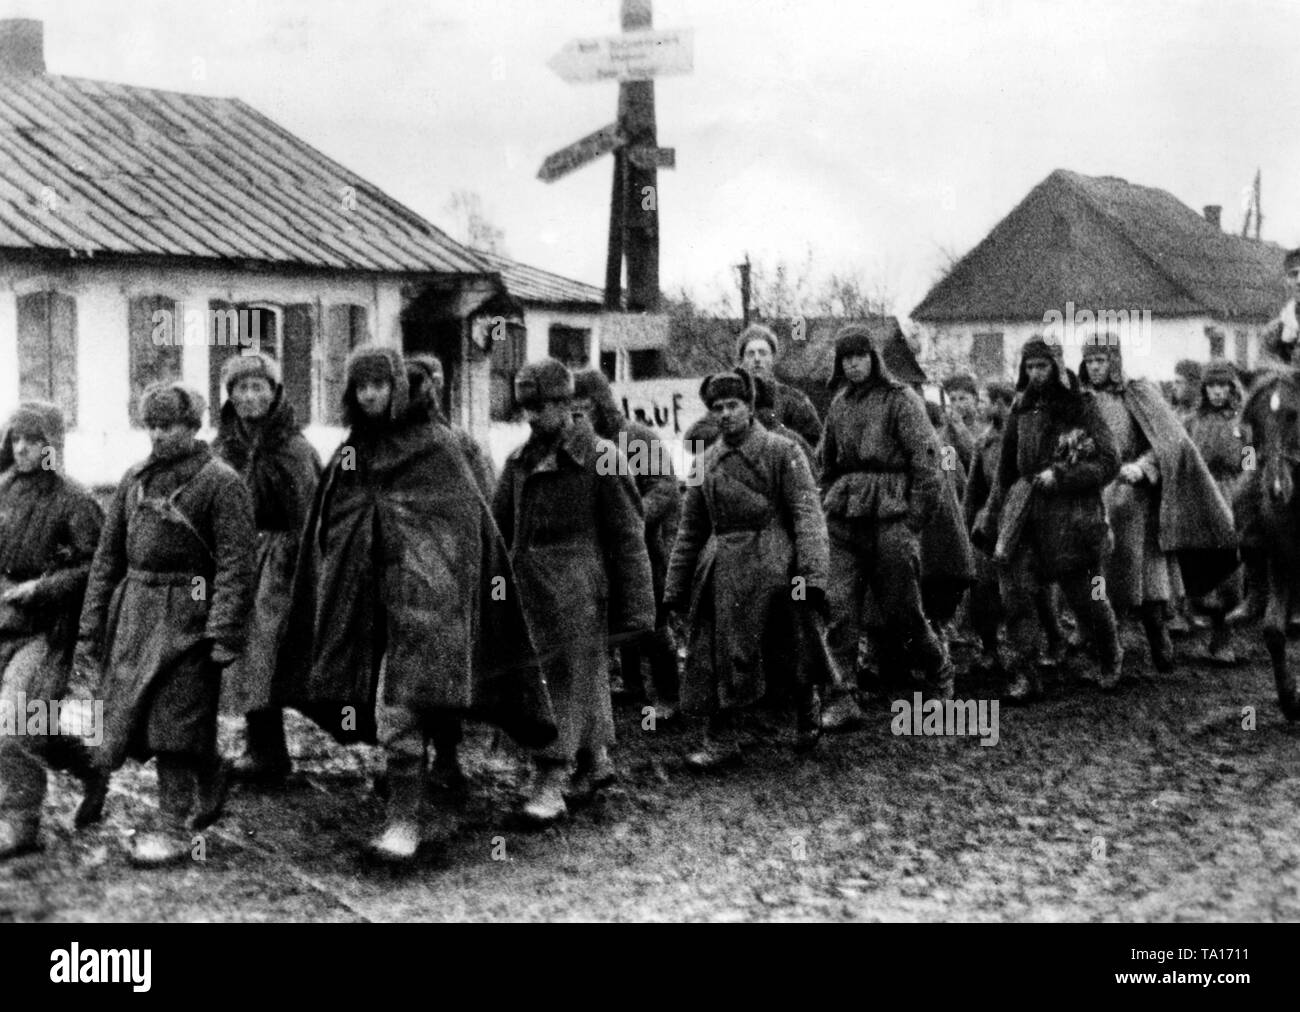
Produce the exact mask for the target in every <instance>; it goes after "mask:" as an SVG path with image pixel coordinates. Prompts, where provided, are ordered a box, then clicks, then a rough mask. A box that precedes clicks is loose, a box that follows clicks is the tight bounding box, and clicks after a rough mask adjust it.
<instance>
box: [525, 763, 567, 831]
mask: <svg viewBox="0 0 1300 1012" xmlns="http://www.w3.org/2000/svg"><path fill="white" fill-rule="evenodd" d="M568 780H569V766H568V763H564V762H556V761H554V760H539V761H538V763H537V770H536V772H535V774H534V776H533V786H532V789H531V790H530V791H529V793H528V799H527V800H526V801H525V802H524V807H523V811H522V814H523V816H524V818H525V819H527V820H528V821H529V822H531V823H533V824H534V825H537V826H545V825H549V824H550V823H552V822H556V821H558V820H559V819H562V818H564V816H566V815H568V814H569V806H568V805H566V804H565V803H564V788H565V787H566V786H567V784H568Z"/></svg>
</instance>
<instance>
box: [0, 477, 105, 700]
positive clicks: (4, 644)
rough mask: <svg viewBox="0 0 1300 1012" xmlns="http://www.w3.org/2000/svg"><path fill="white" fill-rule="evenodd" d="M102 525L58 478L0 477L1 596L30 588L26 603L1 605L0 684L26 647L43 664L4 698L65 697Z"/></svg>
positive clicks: (86, 496)
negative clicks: (42, 649) (35, 648)
mask: <svg viewBox="0 0 1300 1012" xmlns="http://www.w3.org/2000/svg"><path fill="white" fill-rule="evenodd" d="M102 525H103V513H102V512H101V510H100V508H99V506H98V505H97V504H96V503H95V500H94V498H93V497H92V496H91V495H90V493H89V492H87V491H86V490H85V489H84V488H82V487H81V486H80V485H78V484H77V483H76V482H75V481H72V480H71V479H69V478H66V477H64V476H63V475H62V474H60V473H59V472H57V471H45V470H40V471H35V472H33V473H29V474H20V473H18V472H17V471H15V470H12V469H10V470H8V471H5V472H4V473H3V474H0V590H7V589H8V588H9V587H11V586H13V585H15V584H18V583H24V582H26V581H28V580H36V581H37V584H36V591H35V593H34V594H33V595H32V597H31V598H30V599H29V600H28V601H27V603H25V604H22V605H6V604H0V679H3V678H4V676H5V671H6V669H7V668H8V667H9V662H10V661H11V660H13V658H14V656H15V655H16V654H17V653H18V652H19V651H20V650H22V649H23V648H24V647H26V646H28V645H29V644H31V643H32V642H33V641H37V640H40V641H44V643H45V646H46V659H47V663H45V664H43V665H40V666H39V667H38V668H37V669H35V670H34V671H32V672H31V675H32V679H31V680H29V681H27V683H26V684H23V685H8V686H6V688H7V689H8V691H10V692H11V693H12V692H18V691H21V692H23V693H24V694H25V695H26V696H27V698H28V699H29V700H37V699H43V700H53V699H58V698H61V697H62V695H63V693H64V692H65V691H66V689H67V682H68V674H69V670H70V665H69V662H70V660H71V655H72V648H73V646H74V645H75V643H76V638H77V619H78V617H79V616H80V614H81V605H82V595H83V594H84V592H85V589H86V580H87V578H88V576H89V574H90V560H91V559H92V558H93V557H94V554H95V546H96V544H97V543H98V541H99V532H100V528H101V527H102Z"/></svg>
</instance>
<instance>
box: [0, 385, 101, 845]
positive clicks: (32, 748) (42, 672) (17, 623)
mask: <svg viewBox="0 0 1300 1012" xmlns="http://www.w3.org/2000/svg"><path fill="white" fill-rule="evenodd" d="M102 523H103V517H102V514H101V512H100V509H99V507H98V506H97V505H96V504H95V500H94V499H93V498H91V496H90V493H88V492H87V491H86V490H85V489H84V488H82V487H81V486H80V485H78V484H77V483H76V482H74V481H72V480H70V479H68V478H66V477H65V476H64V474H63V414H62V412H60V411H59V409H58V408H57V407H55V406H54V405H53V404H46V403H43V402H41V401H27V402H24V403H23V404H21V405H19V407H18V410H17V411H16V412H15V413H14V415H13V417H11V418H10V419H9V421H8V424H7V425H6V426H5V430H4V435H3V437H2V440H0V860H3V859H5V858H8V857H13V856H15V855H17V854H22V853H25V852H26V851H30V850H34V849H35V848H36V847H37V846H38V831H39V828H40V820H41V803H42V802H43V801H44V800H45V790H46V773H45V767H46V765H47V764H48V765H49V766H51V767H53V768H56V769H71V770H72V771H73V772H74V773H75V774H76V775H77V776H78V777H79V778H80V779H81V780H82V781H83V783H84V784H85V788H86V797H85V800H84V801H83V802H82V804H81V807H80V808H79V809H78V811H77V815H76V826H77V828H81V827H83V826H86V825H88V824H89V823H92V822H95V821H98V819H99V817H100V814H101V812H102V809H103V804H104V794H105V792H106V790H107V787H108V775H107V773H105V772H104V771H103V770H102V769H98V768H96V767H95V766H94V765H93V764H92V762H91V760H90V756H89V755H88V752H87V750H86V749H85V747H84V746H83V745H82V744H81V743H80V742H78V741H77V740H76V739H74V738H72V737H71V736H69V735H67V734H65V733H63V729H61V728H59V727H58V726H47V727H45V728H43V729H42V730H43V732H44V733H41V734H21V735H19V734H16V733H12V732H14V731H15V730H16V727H14V726H10V727H8V728H6V727H4V726H3V724H4V723H5V722H6V721H14V722H16V721H26V720H27V718H28V714H29V710H28V707H29V706H31V704H33V703H37V704H40V705H41V706H43V707H44V709H45V713H46V717H47V721H56V720H57V716H52V715H56V714H57V707H58V705H59V701H60V700H62V699H63V697H64V696H65V694H66V693H67V690H68V687H69V686H68V683H69V679H70V675H71V672H72V651H73V646H74V645H75V643H76V638H77V617H78V615H79V614H80V613H81V601H82V594H83V593H84V592H85V589H86V578H87V575H88V574H89V572H90V560H91V558H92V557H93V556H94V554H95V545H96V543H97V541H98V540H99V532H100V527H101V525H102ZM92 712H93V711H92ZM80 730H83V731H85V732H87V733H88V734H89V735H91V736H92V737H94V736H96V729H94V728H82V729H80Z"/></svg>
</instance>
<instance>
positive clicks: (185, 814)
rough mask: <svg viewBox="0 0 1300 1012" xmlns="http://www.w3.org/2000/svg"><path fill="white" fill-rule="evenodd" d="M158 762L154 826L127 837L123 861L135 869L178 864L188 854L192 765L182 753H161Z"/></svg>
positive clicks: (192, 794)
mask: <svg viewBox="0 0 1300 1012" xmlns="http://www.w3.org/2000/svg"><path fill="white" fill-rule="evenodd" d="M157 765H158V813H157V815H156V816H155V818H154V820H153V821H154V826H153V827H152V828H150V829H147V830H144V831H142V832H137V833H136V834H135V836H134V837H133V838H132V839H131V843H130V846H129V850H128V852H127V860H128V861H129V862H130V863H131V864H132V865H134V866H135V867H137V868H162V867H166V866H168V865H174V864H180V863H182V862H183V861H185V860H186V859H187V858H188V857H189V856H190V836H189V834H188V833H187V832H186V825H185V824H186V821H187V820H188V818H189V813H190V809H191V807H192V806H193V804H194V786H195V776H194V766H193V762H192V761H191V760H190V759H189V758H188V757H186V756H181V755H176V754H173V753H167V752H162V753H159V755H158V758H157Z"/></svg>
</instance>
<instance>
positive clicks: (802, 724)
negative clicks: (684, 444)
mask: <svg viewBox="0 0 1300 1012" xmlns="http://www.w3.org/2000/svg"><path fill="white" fill-rule="evenodd" d="M700 397H701V399H702V400H703V401H704V403H705V405H706V406H707V407H708V408H709V411H710V412H711V413H712V414H713V416H714V417H715V419H716V420H717V423H718V428H719V429H720V430H721V434H722V435H721V438H720V439H719V440H718V441H717V442H715V443H714V444H713V445H712V446H710V447H709V449H708V450H706V451H705V452H704V453H703V454H701V455H700V456H698V457H697V458H696V460H695V465H694V466H695V469H696V473H695V475H694V476H693V478H694V480H692V481H691V482H690V483H689V484H688V487H687V490H686V499H685V503H684V504H683V507H682V522H681V525H680V527H679V528H678V533H677V541H676V543H675V544H674V546H673V554H672V560H671V562H670V563H669V568H668V584H667V589H666V591H665V594H664V599H665V604H666V605H667V606H668V607H670V608H672V609H673V610H675V611H679V612H682V611H689V618H688V620H689V626H690V645H689V649H688V651H687V662H686V674H685V679H684V682H683V688H682V705H683V708H684V709H685V710H686V711H687V712H689V713H692V714H695V715H697V716H702V717H705V718H706V720H707V723H706V727H705V731H704V739H703V742H702V743H701V747H700V748H699V749H697V750H696V751H694V752H692V753H691V754H690V755H688V756H687V760H686V761H687V763H688V764H689V765H691V766H692V767H693V768H695V769H699V770H706V769H712V768H715V767H717V766H719V765H721V764H722V763H724V762H726V761H729V760H731V759H733V758H735V757H737V756H738V754H739V742H738V741H737V739H736V737H735V735H734V734H733V733H732V732H733V731H735V728H734V726H733V724H734V721H735V718H736V716H737V714H738V711H739V710H741V709H742V708H744V707H748V706H751V705H753V704H756V703H758V702H759V701H760V700H767V701H769V702H772V703H776V702H780V701H783V700H784V699H785V698H786V697H788V696H791V695H793V697H794V702H795V710H796V718H795V724H796V728H795V730H796V735H797V738H796V747H798V748H800V749H806V748H811V747H812V746H814V745H815V744H816V743H817V740H818V736H819V734H820V727H819V720H818V710H819V700H818V690H819V688H820V687H821V686H823V685H826V684H829V683H831V682H832V681H834V680H835V677H834V676H835V671H834V668H833V665H832V663H831V661H830V658H829V655H828V654H827V652H826V648H825V646H824V644H823V643H822V642H821V640H820V636H819V634H818V630H817V629H816V623H815V622H814V621H812V618H813V616H814V614H816V613H821V614H823V615H824V613H825V611H826V578H827V543H826V522H825V519H824V518H823V516H822V512H821V509H820V506H819V504H818V501H817V488H816V485H815V484H814V482H813V478H812V473H811V471H810V470H809V468H808V464H807V461H806V460H805V458H804V455H803V453H802V452H801V451H800V450H799V448H798V447H797V446H796V444H795V443H794V442H793V441H792V440H790V439H788V438H786V437H784V436H780V435H777V434H776V433H774V432H770V431H768V430H767V429H766V428H765V427H764V426H762V425H760V424H759V423H758V422H757V421H756V420H755V417H754V384H753V382H752V379H751V377H750V376H749V374H748V373H747V372H746V371H745V370H744V369H736V370H735V371H733V372H726V373H717V374H715V375H713V376H709V377H707V378H706V379H705V380H704V383H703V384H702V385H701V387H700Z"/></svg>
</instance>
